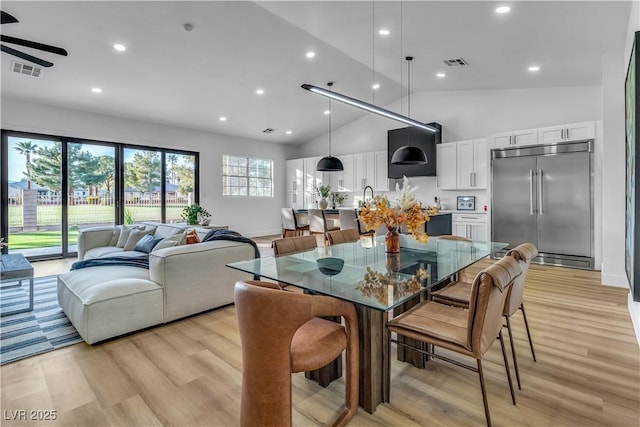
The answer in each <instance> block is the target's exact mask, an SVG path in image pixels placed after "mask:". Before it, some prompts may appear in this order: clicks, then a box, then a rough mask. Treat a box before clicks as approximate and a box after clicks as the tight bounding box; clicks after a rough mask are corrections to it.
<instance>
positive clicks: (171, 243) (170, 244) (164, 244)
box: [153, 239, 178, 252]
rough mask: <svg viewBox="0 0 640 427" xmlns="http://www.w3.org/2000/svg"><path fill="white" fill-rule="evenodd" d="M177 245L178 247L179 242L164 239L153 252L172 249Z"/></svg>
mask: <svg viewBox="0 0 640 427" xmlns="http://www.w3.org/2000/svg"><path fill="white" fill-rule="evenodd" d="M177 245H178V242H176V241H175V240H170V239H162V241H161V242H160V243H158V244H157V245H156V246H155V247H154V248H153V252H155V251H159V250H160V249H164V248H172V247H174V246H177Z"/></svg>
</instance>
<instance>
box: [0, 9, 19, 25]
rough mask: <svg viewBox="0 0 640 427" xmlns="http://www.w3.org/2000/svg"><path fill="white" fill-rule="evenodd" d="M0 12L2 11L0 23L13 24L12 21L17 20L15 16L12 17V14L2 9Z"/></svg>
mask: <svg viewBox="0 0 640 427" xmlns="http://www.w3.org/2000/svg"><path fill="white" fill-rule="evenodd" d="M1 12H2V20H1V21H0V23H2V24H13V23H14V22H18V20H17V19H16V18H14V17H13V15H10V14H8V13H7V12H5V11H4V10H3V11H1Z"/></svg>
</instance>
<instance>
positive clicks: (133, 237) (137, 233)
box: [124, 230, 153, 251]
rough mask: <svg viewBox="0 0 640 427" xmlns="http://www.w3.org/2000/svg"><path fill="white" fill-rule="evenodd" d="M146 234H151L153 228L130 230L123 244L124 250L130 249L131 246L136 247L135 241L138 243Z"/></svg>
mask: <svg viewBox="0 0 640 427" xmlns="http://www.w3.org/2000/svg"><path fill="white" fill-rule="evenodd" d="M148 234H153V230H131V232H130V233H129V238H128V239H127V242H126V243H125V244H124V250H125V251H132V250H133V248H135V247H136V243H138V241H139V240H140V239H142V238H143V237H144V236H146V235H148Z"/></svg>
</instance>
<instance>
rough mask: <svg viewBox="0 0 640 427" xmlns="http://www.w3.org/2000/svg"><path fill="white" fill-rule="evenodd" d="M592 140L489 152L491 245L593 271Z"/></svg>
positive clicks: (539, 259)
mask: <svg viewBox="0 0 640 427" xmlns="http://www.w3.org/2000/svg"><path fill="white" fill-rule="evenodd" d="M592 169H593V140H585V141H572V142H566V143H557V144H549V145H539V146H530V147H521V148H503V149H496V150H492V151H491V177H492V192H491V197H492V205H491V206H492V216H491V240H493V241H497V242H508V243H509V248H512V247H515V246H517V245H519V244H520V243H523V242H531V243H533V244H534V245H536V247H537V248H538V251H539V256H538V257H537V258H536V259H535V260H534V261H537V262H540V263H545V264H547V263H548V264H554V265H565V266H571V267H579V268H588V269H593V256H594V249H593V246H594V243H593V178H592Z"/></svg>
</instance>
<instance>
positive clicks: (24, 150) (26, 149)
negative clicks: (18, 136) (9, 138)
mask: <svg viewBox="0 0 640 427" xmlns="http://www.w3.org/2000/svg"><path fill="white" fill-rule="evenodd" d="M37 148H38V146H37V145H36V144H34V143H33V142H31V141H20V142H18V143H17V144H16V146H15V149H16V151H18V153H20V154H22V155H23V156H26V158H27V161H26V166H27V172H26V175H27V190H31V153H33V152H35V151H36V149H37Z"/></svg>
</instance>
